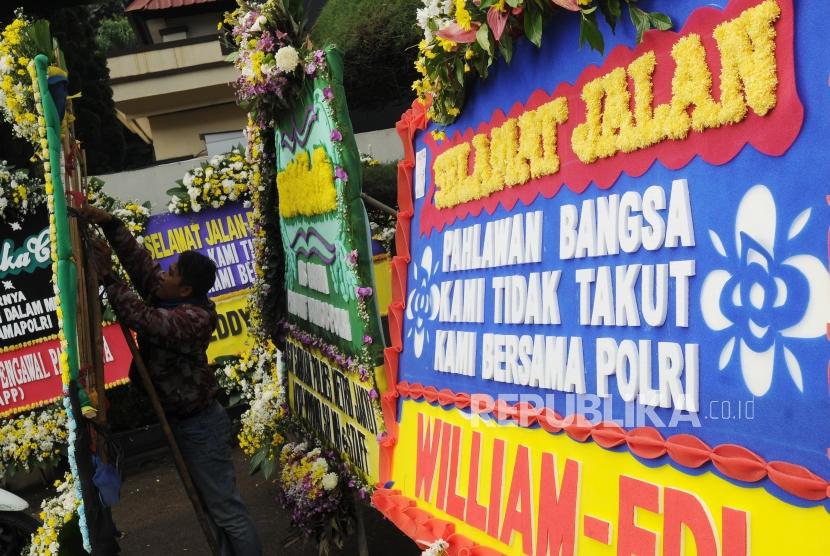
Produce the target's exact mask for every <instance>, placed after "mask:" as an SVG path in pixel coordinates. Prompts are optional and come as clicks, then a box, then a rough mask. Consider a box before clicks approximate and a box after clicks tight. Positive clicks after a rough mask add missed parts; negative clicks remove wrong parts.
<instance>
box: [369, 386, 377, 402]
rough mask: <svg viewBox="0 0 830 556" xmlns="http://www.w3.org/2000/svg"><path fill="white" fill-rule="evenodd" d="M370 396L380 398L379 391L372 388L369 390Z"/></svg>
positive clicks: (374, 398)
mask: <svg viewBox="0 0 830 556" xmlns="http://www.w3.org/2000/svg"><path fill="white" fill-rule="evenodd" d="M369 397H370V398H372V399H373V400H376V399H378V391H377V390H375V389H374V388H372V389H371V390H369Z"/></svg>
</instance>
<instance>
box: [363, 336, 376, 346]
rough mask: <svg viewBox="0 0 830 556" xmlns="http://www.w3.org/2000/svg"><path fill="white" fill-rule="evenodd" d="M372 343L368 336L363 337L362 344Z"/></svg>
mask: <svg viewBox="0 0 830 556" xmlns="http://www.w3.org/2000/svg"><path fill="white" fill-rule="evenodd" d="M373 341H374V340H372V337H371V336H369V335H368V334H364V335H363V343H364V344H371V343H372V342H373Z"/></svg>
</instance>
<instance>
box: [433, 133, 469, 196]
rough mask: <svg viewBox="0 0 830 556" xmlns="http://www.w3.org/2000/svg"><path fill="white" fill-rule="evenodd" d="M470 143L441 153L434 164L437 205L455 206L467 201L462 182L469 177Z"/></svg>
mask: <svg viewBox="0 0 830 556" xmlns="http://www.w3.org/2000/svg"><path fill="white" fill-rule="evenodd" d="M469 156H470V144H469V143H461V144H460V145H456V146H455V147H452V148H450V149H447V150H446V151H444V152H443V153H441V154H440V155H439V156H438V157H437V158H436V159H435V163H434V164H433V169H434V171H435V189H436V191H435V206H437V207H438V208H444V207H453V206H455V205H459V204H461V203H463V202H465V201H466V200H467V199H464V195H465V193H464V191H463V187H462V184H463V183H464V178H466V177H467V160H468V158H469Z"/></svg>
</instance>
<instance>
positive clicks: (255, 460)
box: [248, 446, 268, 475]
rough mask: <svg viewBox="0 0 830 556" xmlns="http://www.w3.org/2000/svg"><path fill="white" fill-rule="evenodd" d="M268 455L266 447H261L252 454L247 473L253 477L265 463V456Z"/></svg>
mask: <svg viewBox="0 0 830 556" xmlns="http://www.w3.org/2000/svg"><path fill="white" fill-rule="evenodd" d="M267 454H268V447H267V446H263V447H262V448H260V449H259V451H257V453H255V454H254V456H253V457H252V458H251V463H250V465H249V467H248V473H249V474H251V475H253V474H254V473H256V472H257V471H258V470H259V468H260V467H261V466H262V463H263V462H264V461H265V456H266V455H267Z"/></svg>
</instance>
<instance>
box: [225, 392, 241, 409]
mask: <svg viewBox="0 0 830 556" xmlns="http://www.w3.org/2000/svg"><path fill="white" fill-rule="evenodd" d="M240 401H242V396H241V395H240V394H231V395H230V396H228V407H234V406H236V405H237V404H239V402H240Z"/></svg>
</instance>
